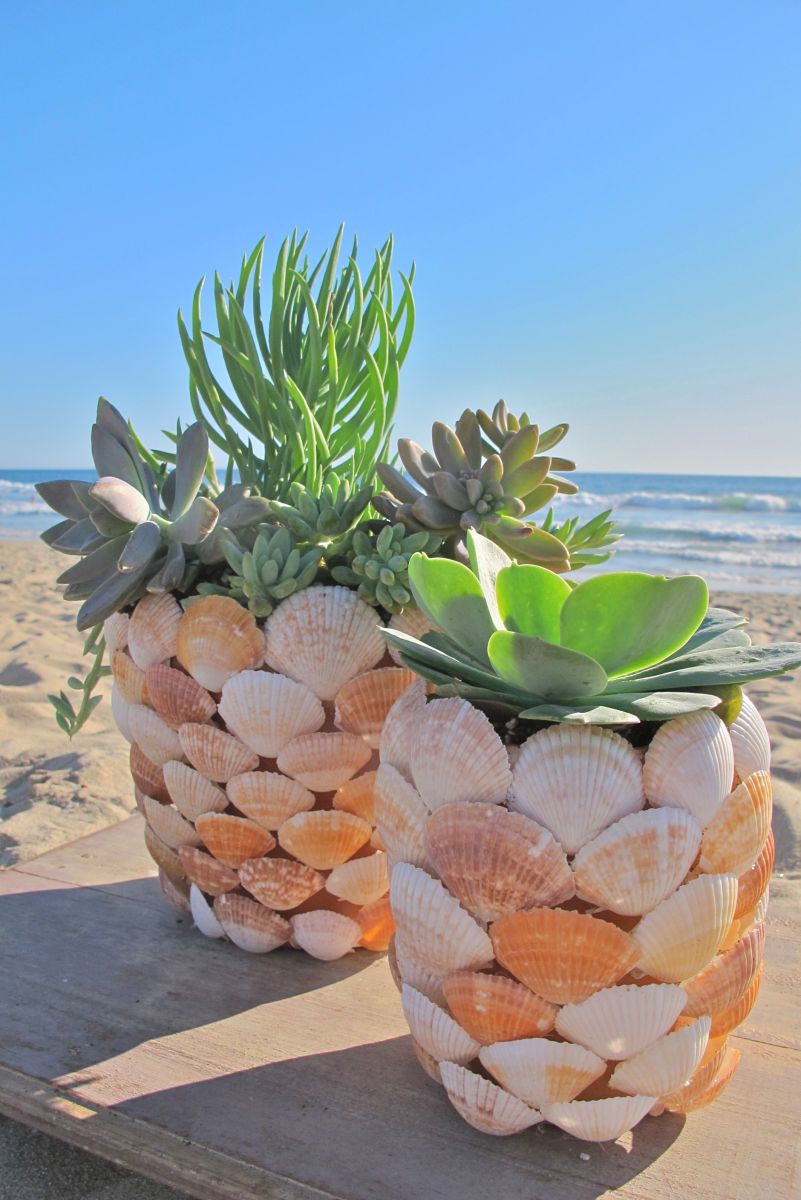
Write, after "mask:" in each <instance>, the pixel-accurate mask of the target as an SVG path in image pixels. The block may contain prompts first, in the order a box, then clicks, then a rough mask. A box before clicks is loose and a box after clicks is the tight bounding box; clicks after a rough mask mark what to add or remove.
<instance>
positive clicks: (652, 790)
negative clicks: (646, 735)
mask: <svg viewBox="0 0 801 1200" xmlns="http://www.w3.org/2000/svg"><path fill="white" fill-rule="evenodd" d="M733 776H734V752H733V750H732V745H731V738H730V737H729V731H728V729H727V728H726V726H725V725H724V723H723V721H721V719H720V717H717V716H715V714H714V713H713V712H710V711H709V709H705V710H704V711H703V712H698V713H692V714H691V715H690V716H688V717H678V718H677V719H676V720H675V721H666V722H665V724H664V725H660V727H659V729H658V730H657V732H656V734H655V735H654V739H653V741H652V742H651V744H650V746H649V747H648V751H647V753H646V755H645V763H644V765H643V782H644V784H645V794H646V796H647V797H648V799H649V800H650V802H651V804H653V805H667V806H668V807H669V808H686V809H687V810H688V812H691V813H692V814H693V816H694V817H695V818H696V819H697V820H698V822H699V824H700V825H701V826H702V827H704V826H706V825H708V824H709V822H710V821H711V820H712V818H713V817H714V815H715V813H716V812H717V811H718V809H719V808H720V806H721V804H722V803H723V801H724V799H725V798H726V796H727V795H728V794H729V791H730V789H731V783H732V778H733Z"/></svg>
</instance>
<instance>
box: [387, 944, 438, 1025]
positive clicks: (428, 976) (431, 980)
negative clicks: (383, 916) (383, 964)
mask: <svg viewBox="0 0 801 1200" xmlns="http://www.w3.org/2000/svg"><path fill="white" fill-rule="evenodd" d="M388 958H389V965H390V971H391V972H393V978H394V979H395V986H396V987H397V989H398V991H400V989H401V987H402V985H403V984H404V983H409V984H411V986H412V987H413V988H417V990H418V992H422V993H423V995H424V996H428V998H429V1000H433V1001H434V1003H435V1004H439V1005H440V1007H443V1006H444V1004H445V994H444V992H443V991H442V983H443V979H444V975H443V974H442V972H441V971H433V970H432V969H431V967H429V966H428V964H427V963H425V962H423V961H422V959H420V958H418V957H417V955H416V954H415V953H414V951H413V950H412V949H410V948H409V946H408V945H407V944H406V942H405V941H404V940H403V937H402V936H401V935H400V934H399V933H396V934H395V937H394V938H393V941H392V944H391V946H390V952H389V955H388Z"/></svg>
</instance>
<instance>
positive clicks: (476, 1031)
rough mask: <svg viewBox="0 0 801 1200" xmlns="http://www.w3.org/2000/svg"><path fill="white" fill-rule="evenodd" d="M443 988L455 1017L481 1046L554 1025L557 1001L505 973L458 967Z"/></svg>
mask: <svg viewBox="0 0 801 1200" xmlns="http://www.w3.org/2000/svg"><path fill="white" fill-rule="evenodd" d="M442 991H443V993H444V996H445V999H446V1001H447V1002H448V1008H449V1009H450V1010H451V1012H452V1013H453V1015H454V1017H455V1018H456V1020H457V1021H458V1022H459V1024H460V1025H461V1026H462V1028H463V1029H466V1030H467V1032H468V1033H469V1034H470V1035H471V1036H472V1037H474V1038H475V1039H476V1041H477V1042H480V1043H481V1045H482V1046H489V1045H491V1043H492V1042H513V1041H516V1040H517V1039H518V1038H532V1037H544V1036H545V1034H547V1033H550V1032H551V1030H552V1029H553V1027H554V1021H555V1019H556V1011H557V1010H556V1008H555V1007H554V1005H553V1004H549V1003H548V1001H547V1000H543V999H542V998H541V997H540V996H535V995H534V993H533V992H530V991H529V989H528V988H526V987H523V985H522V983H517V982H516V981H515V980H514V979H509V978H508V977H507V976H506V975H484V974H482V973H480V972H478V971H455V972H454V974H453V975H449V976H448V977H447V978H446V979H445V980H443V983H442Z"/></svg>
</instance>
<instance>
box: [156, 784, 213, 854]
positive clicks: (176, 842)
mask: <svg viewBox="0 0 801 1200" xmlns="http://www.w3.org/2000/svg"><path fill="white" fill-rule="evenodd" d="M142 805H143V807H144V810H145V819H146V820H147V823H148V825H149V826H150V828H151V829H152V830H153V832H154V833H155V834H156V836H157V837H159V838H161V840H162V842H164V843H165V844H166V845H167V846H169V847H170V848H171V849H173V850H180V848H181V846H199V845H200V838H199V837H198V835H197V833H196V832H195V827H194V825H191V824H190V823H189V821H185V820H184V818H183V817H182V816H181V814H180V813H179V812H178V809H177V808H173V806H172V805H171V804H160V803H159V802H158V800H151V798H150V796H145V797H143V800H142Z"/></svg>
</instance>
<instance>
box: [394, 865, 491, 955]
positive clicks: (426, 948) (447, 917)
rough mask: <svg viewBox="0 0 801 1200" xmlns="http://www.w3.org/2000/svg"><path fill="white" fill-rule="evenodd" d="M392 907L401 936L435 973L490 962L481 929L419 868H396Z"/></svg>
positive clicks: (456, 901) (489, 948)
mask: <svg viewBox="0 0 801 1200" xmlns="http://www.w3.org/2000/svg"><path fill="white" fill-rule="evenodd" d="M390 903H391V905H392V914H393V916H394V918H395V923H396V924H397V926H398V930H399V932H400V934H401V936H402V937H403V939H404V940H407V941H408V943H409V945H410V947H413V948H414V953H415V954H416V956H417V957H418V958H420V959H421V960H422V961H423V962H424V963H425V965H426V966H427V967H429V968H430V969H431V970H432V971H435V972H440V973H442V974H447V973H450V972H451V971H458V970H459V968H460V967H480V966H484V965H486V964H487V963H488V962H490V961H491V959H492V955H493V951H492V943H491V942H490V940H489V938H488V937H487V935H486V933H485V932H484V930H483V929H482V928H481V926H480V925H479V924H478V923H477V922H476V921H475V920H474V919H473V918H472V917H471V916H470V914H469V913H467V912H465V910H464V909H463V908H462V906H461V905H460V904H459V902H458V900H455V899H454V898H453V896H451V894H450V892H448V891H447V890H446V889H445V888H444V887H443V886H442V884H441V883H440V882H439V880H437V879H432V878H431V876H430V875H427V874H426V873H425V871H422V870H421V869H420V868H419V867H414V866H411V865H410V864H409V863H398V864H397V866H395V867H393V869H392V877H391V881H390Z"/></svg>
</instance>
